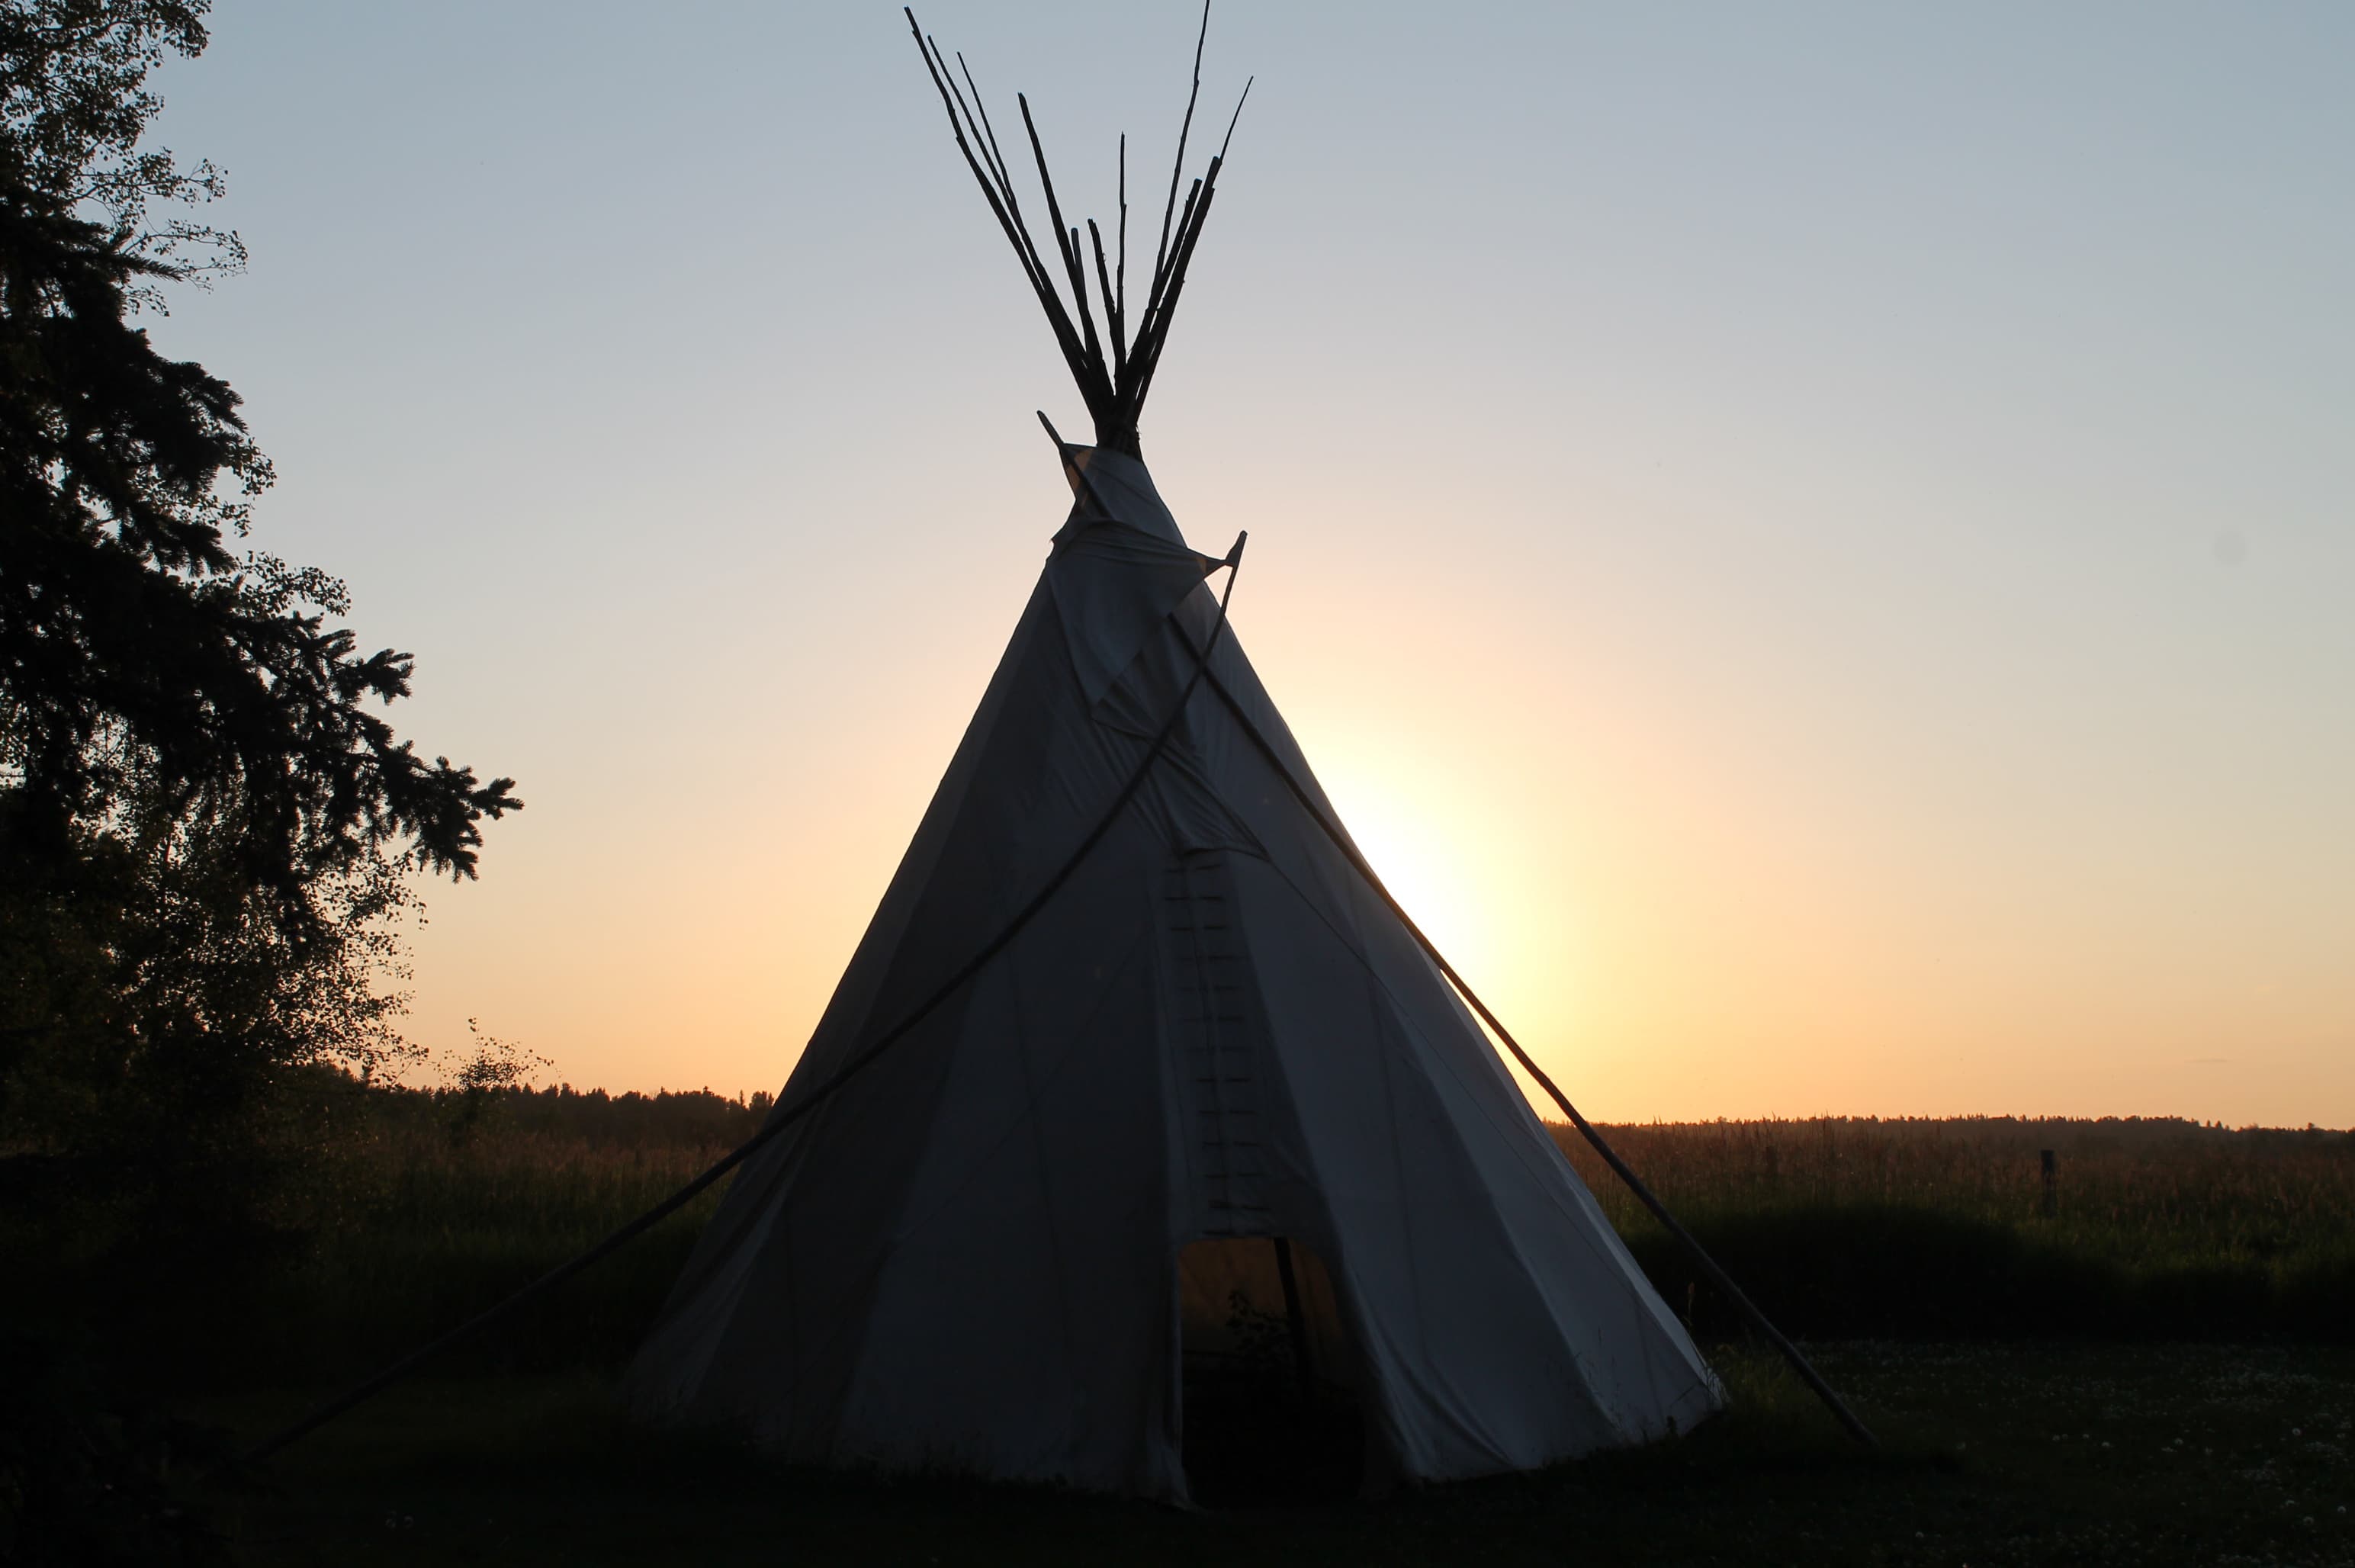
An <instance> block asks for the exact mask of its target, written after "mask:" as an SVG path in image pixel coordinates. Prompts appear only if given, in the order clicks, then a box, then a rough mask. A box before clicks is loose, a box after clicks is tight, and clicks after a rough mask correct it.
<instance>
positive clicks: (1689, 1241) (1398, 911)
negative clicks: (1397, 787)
mask: <svg viewBox="0 0 2355 1568" xmlns="http://www.w3.org/2000/svg"><path fill="white" fill-rule="evenodd" d="M1209 684H1210V689H1211V690H1213V691H1215V692H1217V693H1218V695H1219V700H1220V701H1221V702H1223V703H1225V704H1226V706H1227V711H1228V712H1229V713H1231V714H1232V715H1233V716H1234V719H1235V721H1236V722H1237V723H1238V724H1240V725H1241V726H1242V730H1243V733H1244V734H1245V735H1247V736H1249V737H1250V738H1251V742H1252V746H1253V747H1255V748H1256V749H1257V750H1258V752H1259V754H1260V755H1261V756H1262V757H1263V758H1264V759H1266V761H1267V763H1268V765H1269V766H1270V767H1272V768H1273V769H1274V770H1275V773H1276V776H1277V777H1278V778H1281V779H1282V780H1283V781H1284V788H1285V789H1286V790H1288V791H1290V792H1291V794H1292V797H1293V799H1295V800H1296V801H1298V802H1299V803H1300V805H1301V808H1302V809H1303V810H1305V811H1306V812H1307V813H1308V815H1309V816H1310V817H1311V818H1312V819H1314V820H1315V822H1316V826H1317V827H1319V828H1320V829H1322V830H1323V832H1324V834H1325V837H1327V838H1329V839H1331V840H1332V841H1333V847H1334V848H1337V849H1338V850H1340V851H1341V853H1342V855H1343V857H1344V858H1346V859H1348V862H1349V865H1350V868H1351V869H1354V870H1355V871H1356V872H1357V873H1358V875H1359V878H1361V879H1362V880H1364V881H1365V884H1366V886H1367V887H1368V888H1369V889H1371V890H1372V891H1373V893H1374V896H1375V897H1377V898H1379V899H1380V900H1381V901H1382V903H1383V904H1384V905H1385V906H1386V907H1387V908H1388V909H1389V910H1390V912H1391V914H1393V915H1395V916H1397V917H1398V922H1399V923H1400V924H1401V925H1403V926H1405V927H1406V929H1407V934H1408V935H1410V936H1412V937H1413V938H1414V940H1415V944H1416V945H1417V946H1419V947H1421V948H1422V949H1423V955H1424V956H1425V957H1427V958H1429V959H1430V960H1431V962H1432V963H1433V965H1435V966H1436V967H1437V968H1438V970H1439V972H1440V974H1441V975H1443V976H1445V977H1446V979H1447V983H1448V984H1449V985H1451V986H1453V987H1455V989H1456V990H1457V991H1458V992H1459V993H1461V994H1462V996H1463V997H1464V999H1465V1001H1466V1002H1469V1003H1470V1004H1471V1005H1472V1010H1473V1011H1474V1012H1476V1013H1478V1014H1479V1015H1480V1019H1481V1021H1482V1022H1484V1023H1486V1024H1487V1026H1488V1028H1489V1029H1492V1030H1493V1031H1495V1033H1496V1036H1497V1039H1498V1040H1502V1041H1504V1043H1505V1049H1506V1050H1507V1051H1511V1052H1512V1053H1513V1060H1514V1061H1518V1062H1519V1063H1520V1064H1521V1067H1522V1069H1523V1070H1524V1071H1526V1072H1528V1073H1529V1076H1530V1077H1532V1078H1534V1079H1536V1080H1537V1082H1538V1086H1539V1087H1540V1088H1541V1089H1543V1090H1544V1091H1545V1092H1546V1093H1547V1094H1549V1095H1550V1096H1551V1097H1552V1099H1553V1103H1554V1104H1557V1105H1559V1106H1561V1113H1562V1115H1565V1116H1568V1117H1569V1118H1570V1123H1571V1125H1572V1126H1574V1127H1576V1128H1577V1129H1578V1131H1579V1134H1580V1136H1582V1137H1584V1138H1585V1139H1586V1141H1587V1142H1588V1143H1589V1144H1592V1145H1593V1147H1594V1152H1595V1153H1597V1154H1599V1155H1601V1156H1602V1157H1603V1161H1604V1164H1606V1165H1608V1166H1609V1167H1610V1168H1611V1169H1612V1171H1613V1172H1614V1174H1615V1175H1617V1177H1618V1178H1619V1179H1620V1180H1622V1181H1624V1182H1625V1183H1626V1184H1627V1189H1628V1190H1629V1191H1630V1192H1633V1193H1634V1194H1635V1195H1636V1200H1638V1201H1639V1202H1641V1203H1642V1204H1643V1205H1644V1207H1645V1208H1646V1209H1648V1210H1650V1211H1651V1213H1652V1218H1654V1219H1655V1220H1657V1221H1659V1222H1660V1224H1661V1227H1662V1228H1663V1229H1665V1230H1666V1231H1667V1232H1668V1234H1669V1235H1671V1236H1673V1237H1675V1238H1676V1240H1677V1243H1678V1245H1679V1246H1681V1247H1683V1248H1684V1250H1685V1255H1686V1256H1687V1257H1689V1258H1690V1259H1691V1260H1692V1262H1693V1264H1694V1266H1695V1267H1697V1268H1699V1269H1700V1272H1701V1274H1702V1275H1703V1276H1704V1277H1706V1278H1707V1279H1708V1281H1709V1282H1710V1284H1711V1285H1715V1286H1716V1287H1717V1288H1718V1289H1719V1290H1720V1291H1721V1292H1723V1293H1724V1295H1725V1297H1726V1299H1727V1300H1729V1301H1731V1302H1732V1303H1733V1305H1734V1307H1735V1309H1736V1310H1737V1311H1739V1312H1740V1313H1741V1314H1742V1320H1743V1321H1744V1322H1746V1323H1748V1324H1749V1325H1750V1326H1751V1327H1752V1328H1755V1329H1756V1330H1757V1331H1758V1332H1759V1333H1760V1334H1761V1335H1762V1336H1764V1339H1766V1341H1767V1342H1768V1343H1769V1344H1771V1345H1773V1346H1774V1349H1776V1350H1777V1351H1779V1352H1780V1353H1781V1355H1782V1357H1783V1359H1784V1360H1785V1361H1787V1362H1789V1363H1790V1366H1791V1370H1792V1371H1795V1372H1796V1373H1798V1374H1799V1379H1800V1381H1802V1382H1805V1383H1806V1385H1807V1387H1808V1388H1809V1389H1810V1390H1812V1391H1813V1392H1814V1393H1815V1396H1816V1397H1817V1399H1819V1400H1821V1401H1823V1402H1824V1405H1825V1407H1826V1408H1827V1409H1828V1410H1829V1411H1830V1412H1831V1413H1832V1414H1833V1415H1834V1416H1836V1417H1838V1420H1839V1424H1841V1425H1842V1426H1844V1427H1846V1428H1847V1429H1848V1432H1849V1435H1850V1436H1851V1437H1854V1438H1855V1439H1856V1440H1857V1441H1858V1442H1859V1443H1861V1444H1863V1445H1865V1446H1866V1447H1868V1448H1878V1447H1879V1446H1881V1440H1880V1439H1879V1438H1877V1437H1875V1436H1874V1435H1872V1429H1871V1428H1870V1427H1869V1426H1867V1425H1865V1424H1864V1422H1863V1421H1862V1420H1861V1419H1860V1418H1859V1416H1858V1415H1857V1413H1856V1412H1855V1411H1853V1410H1850V1409H1849V1404H1848V1401H1846V1400H1844V1399H1842V1398H1840V1396H1839V1392H1838V1390H1836V1389H1834V1388H1833V1387H1832V1385H1831V1384H1829V1383H1828V1382H1826V1381H1824V1377H1823V1374H1822V1373H1821V1372H1818V1371H1816V1369H1815V1366H1814V1364H1813V1363H1811V1362H1810V1361H1809V1360H1807V1358H1806V1355H1805V1354H1803V1353H1802V1352H1801V1351H1800V1349H1799V1347H1797V1346H1796V1345H1794V1344H1793V1343H1791V1341H1790V1340H1789V1339H1787V1338H1785V1336H1784V1333H1783V1331H1782V1330H1781V1329H1780V1328H1775V1327H1774V1323H1773V1322H1772V1321H1771V1320H1770V1319H1769V1318H1768V1317H1767V1316H1766V1314H1765V1313H1764V1312H1762V1311H1760V1310H1759V1309H1758V1306H1757V1304H1756V1303H1755V1302H1753V1301H1752V1300H1751V1299H1750V1297H1749V1296H1745V1295H1743V1294H1742V1287H1741V1286H1740V1285H1736V1284H1734V1283H1733V1279H1732V1275H1728V1274H1727V1273H1726V1272H1725V1270H1723V1269H1722V1268H1720V1267H1719V1266H1718V1263H1717V1260H1716V1259H1715V1258H1712V1257H1710V1255H1709V1251H1708V1249H1707V1248H1705V1247H1703V1246H1702V1245H1701V1244H1700V1242H1699V1241H1698V1240H1696V1239H1695V1238H1694V1236H1693V1233H1692V1232H1689V1231H1688V1230H1686V1229H1685V1228H1684V1226H1682V1225H1681V1224H1678V1222H1677V1217H1676V1216H1675V1215H1674V1214H1671V1213H1669V1212H1668V1205H1667V1204H1665V1203H1663V1202H1661V1201H1660V1200H1659V1198H1658V1196H1657V1194H1656V1193H1654V1192H1653V1190H1652V1189H1650V1188H1649V1187H1646V1186H1645V1185H1644V1179H1643V1178H1642V1177H1639V1176H1637V1175H1636V1172H1635V1169H1634V1168H1632V1167H1630V1166H1629V1165H1628V1163H1627V1162H1626V1161H1625V1160H1624V1159H1622V1158H1620V1157H1619V1152H1618V1151H1617V1150H1616V1149H1614V1148H1613V1147H1611V1145H1610V1144H1609V1143H1608V1142H1606V1141H1605V1140H1604V1136H1603V1135H1602V1134H1601V1133H1600V1132H1598V1131H1596V1130H1595V1126H1594V1124H1593V1123H1592V1122H1590V1121H1588V1120H1587V1119H1586V1118H1585V1117H1584V1116H1582V1115H1579V1112H1578V1107H1577V1106H1575V1105H1573V1104H1571V1103H1570V1096H1569V1095H1567V1094H1564V1093H1562V1092H1561V1086H1560V1085H1558V1084H1557V1083H1554V1081H1553V1079H1552V1078H1551V1077H1550V1076H1549V1075H1548V1074H1547V1072H1546V1071H1545V1069H1543V1068H1541V1067H1540V1066H1539V1065H1538V1064H1537V1063H1536V1062H1535V1061H1531V1060H1530V1059H1529V1052H1528V1051H1523V1050H1522V1049H1521V1044H1520V1041H1518V1040H1515V1039H1514V1038H1513V1033H1512V1030H1510V1029H1507V1028H1506V1027H1505V1025H1504V1022H1503V1020H1502V1019H1498V1018H1497V1015H1496V1014H1495V1013H1493V1012H1490V1011H1489V1010H1488V1004H1487V1003H1486V1002H1484V1001H1482V1000H1481V999H1480V995H1479V993H1478V992H1476V991H1475V990H1474V989H1473V988H1472V987H1471V984H1470V983H1469V982H1468V981H1466V980H1465V978H1464V976H1461V975H1459V974H1457V973H1456V972H1455V965H1453V964H1450V963H1449V962H1448V961H1447V955H1445V954H1443V953H1442V952H1440V951H1439V947H1438V944H1435V943H1433V941H1432V940H1431V938H1430V937H1428V936H1426V935H1424V934H1423V927H1421V926H1419V925H1417V924H1415V923H1414V917H1413V916H1412V915H1410V914H1408V913H1407V912H1406V908H1405V906H1404V905H1402V904H1401V903H1400V902H1399V901H1398V900H1397V899H1396V898H1394V897H1393V896H1391V891H1390V889H1389V888H1387V887H1385V886H1384V885H1383V884H1382V880H1381V878H1380V876H1378V875H1376V874H1375V872H1374V869H1373V867H1372V866H1370V865H1369V864H1368V863H1367V861H1366V858H1365V857H1364V856H1363V855H1361V854H1359V852H1358V847H1357V846H1356V845H1355V844H1352V843H1350V842H1349V837H1348V835H1347V834H1345V833H1343V832H1342V831H1341V828H1340V825H1339V824H1338V823H1337V822H1335V821H1334V820H1333V819H1332V818H1331V817H1329V816H1327V815H1326V814H1325V810H1324V808H1323V807H1322V806H1320V805H1317V804H1316V798H1315V797H1314V796H1313V795H1310V794H1309V793H1308V790H1307V787H1306V786H1305V785H1304V784H1302V783H1301V782H1300V781H1299V780H1298V779H1296V778H1295V777H1294V776H1293V773H1292V769H1291V768H1290V767H1289V766H1287V765H1286V764H1285V763H1284V758H1283V756H1282V755H1281V754H1279V753H1278V752H1277V751H1276V749H1275V748H1274V746H1273V745H1272V744H1270V743H1269V741H1268V739H1267V737H1266V736H1265V735H1263V734H1262V733H1261V732H1260V728H1259V726H1258V725H1257V724H1255V723H1253V722H1252V717H1251V715H1250V714H1249V713H1248V712H1246V711H1245V710H1244V709H1243V705H1242V704H1241V703H1240V702H1238V701H1236V700H1235V695H1234V693H1233V692H1231V691H1230V690H1228V689H1227V685H1226V682H1224V681H1222V680H1220V678H1219V677H1218V674H1217V672H1216V671H1212V672H1210V675H1209Z"/></svg>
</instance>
